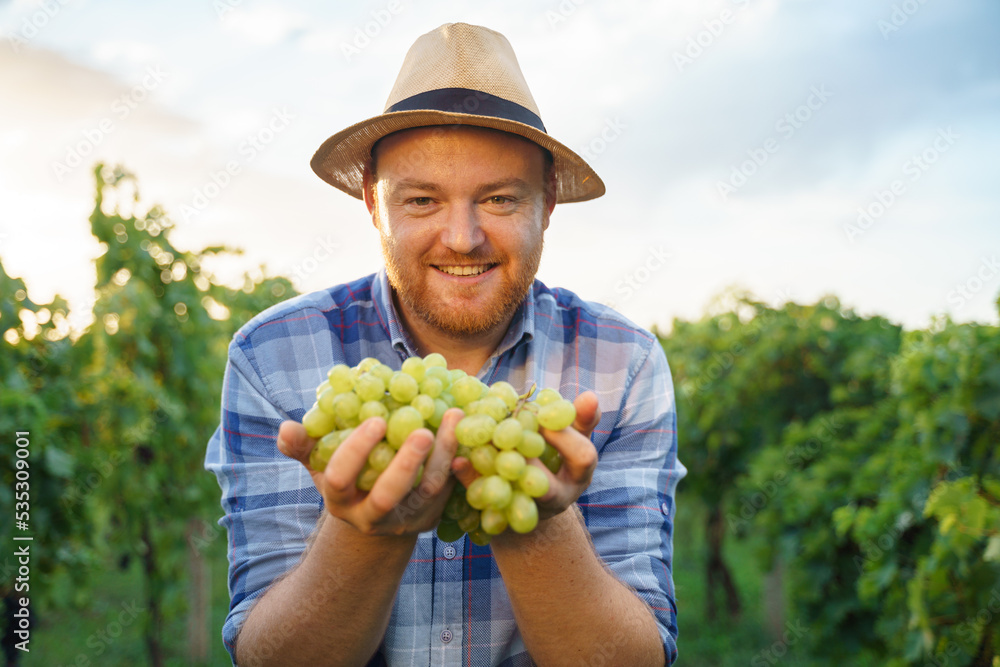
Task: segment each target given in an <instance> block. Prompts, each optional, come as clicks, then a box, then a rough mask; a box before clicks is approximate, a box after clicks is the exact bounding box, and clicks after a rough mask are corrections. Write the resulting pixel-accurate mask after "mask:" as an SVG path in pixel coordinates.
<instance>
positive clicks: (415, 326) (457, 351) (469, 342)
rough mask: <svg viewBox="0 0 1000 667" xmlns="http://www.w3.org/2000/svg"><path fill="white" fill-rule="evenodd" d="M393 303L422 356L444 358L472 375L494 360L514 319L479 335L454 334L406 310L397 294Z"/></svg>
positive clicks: (451, 366) (393, 294) (453, 366)
mask: <svg viewBox="0 0 1000 667" xmlns="http://www.w3.org/2000/svg"><path fill="white" fill-rule="evenodd" d="M392 300H393V302H394V304H395V306H396V312H397V313H398V314H399V316H400V318H401V319H402V320H403V326H404V327H405V329H406V331H407V333H408V334H410V338H411V339H412V340H413V343H414V344H415V345H416V348H417V352H418V353H419V354H420V355H421V356H427V355H428V354H430V353H431V352H437V353H438V354H442V355H444V358H445V359H447V360H448V368H449V369H454V368H460V369H462V370H463V371H465V372H466V373H468V374H469V375H473V376H474V375H478V374H479V371H480V370H481V369H482V368H483V364H485V363H486V361H487V360H488V359H489V358H490V355H492V354H493V351H494V350H496V349H497V346H498V345H500V341H502V340H503V337H504V334H506V333H507V328H508V327H509V326H510V323H511V320H513V315H512V316H511V317H510V318H508V319H507V320H506V321H505V322H502V323H501V324H499V325H497V326H496V327H494V328H492V329H490V330H488V331H485V332H482V333H477V334H461V335H459V334H451V333H448V332H447V331H442V330H441V329H438V328H437V327H433V326H431V325H430V324H428V323H427V322H425V321H424V320H422V319H421V318H419V317H417V316H415V315H414V314H413V313H411V312H409V310H408V309H407V308H406V307H405V306H403V305H402V304H401V303H400V302H399V299H398V298H397V296H396V291H395V290H393V291H392Z"/></svg>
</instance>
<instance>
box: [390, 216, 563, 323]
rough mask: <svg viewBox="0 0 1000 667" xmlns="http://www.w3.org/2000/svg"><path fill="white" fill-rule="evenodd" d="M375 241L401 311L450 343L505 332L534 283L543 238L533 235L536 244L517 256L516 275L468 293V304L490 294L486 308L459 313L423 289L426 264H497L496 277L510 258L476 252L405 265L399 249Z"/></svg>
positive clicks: (467, 308)
mask: <svg viewBox="0 0 1000 667" xmlns="http://www.w3.org/2000/svg"><path fill="white" fill-rule="evenodd" d="M380 236H381V241H382V256H383V258H384V259H385V268H386V275H387V276H388V278H389V284H390V285H391V286H392V288H393V290H394V291H395V292H396V295H397V297H398V298H399V300H400V302H401V303H402V305H404V306H405V307H406V308H407V309H408V311H409V312H410V313H412V314H413V315H414V316H416V317H418V318H420V319H421V320H422V321H423V322H425V323H426V324H428V325H430V326H432V327H434V328H435V329H438V330H439V331H441V332H443V333H445V334H447V335H449V336H452V337H456V338H460V337H466V336H476V335H480V334H484V333H487V332H490V331H493V330H495V329H496V328H498V327H500V326H504V327H506V326H507V325H508V324H509V323H510V320H511V318H512V317H513V316H514V313H515V312H516V311H517V309H518V307H519V306H520V305H521V302H522V301H524V298H525V296H527V294H528V292H529V290H530V289H531V286H532V284H533V283H534V280H535V274H536V273H537V271H538V266H539V264H540V263H541V259H542V246H543V245H544V239H543V235H541V234H539V235H538V238H537V242H535V243H532V245H531V246H530V247H528V248H525V249H524V251H523V253H522V254H521V256H520V258H519V259H520V260H521V269H520V270H519V271H516V272H515V273H512V274H508V273H506V272H504V273H502V274H501V284H500V285H499V287H498V288H495V287H491V286H483V285H476V286H473V287H470V288H469V290H468V295H469V297H470V299H474V298H475V297H476V296H478V293H479V292H481V291H484V290H489V289H492V290H493V291H494V294H493V297H492V299H491V300H490V301H489V302H488V303H486V304H485V305H482V306H475V307H473V306H471V305H470V306H465V304H463V306H462V307H457V308H456V307H454V306H452V305H449V304H446V303H444V302H443V301H442V300H441V298H440V297H439V295H437V294H435V293H434V292H433V290H432V289H431V288H430V287H429V286H428V285H427V281H426V279H425V278H426V272H427V270H428V268H429V267H430V265H431V264H435V265H437V266H447V265H449V264H467V263H469V262H470V261H471V262H474V263H483V264H497V265H498V266H497V267H495V268H494V270H497V271H502V270H504V269H506V268H508V267H509V266H510V258H509V257H507V256H503V255H501V256H497V254H496V253H490V252H487V251H483V252H479V251H478V250H477V251H474V252H472V253H469V254H467V255H452V256H451V257H445V258H435V261H434V262H424V261H423V260H421V259H419V258H411V259H410V260H409V263H407V260H406V251H405V249H403V248H400V247H399V246H398V244H397V243H395V242H394V240H393V239H392V238H390V237H387V236H386V235H385V234H381V235H380ZM431 270H436V269H431ZM407 276H409V277H407Z"/></svg>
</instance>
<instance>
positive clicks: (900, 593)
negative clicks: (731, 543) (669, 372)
mask: <svg viewBox="0 0 1000 667" xmlns="http://www.w3.org/2000/svg"><path fill="white" fill-rule="evenodd" d="M664 347H665V348H666V349H667V352H668V356H669V358H670V360H671V364H672V367H673V368H674V369H675V371H676V376H677V386H678V388H679V392H678V411H679V413H680V414H679V421H680V424H679V428H678V431H679V433H681V434H685V433H686V434H687V437H686V438H685V439H684V440H683V445H682V446H683V452H684V454H683V456H682V460H684V462H685V464H686V465H688V467H689V468H690V469H691V473H692V482H693V483H692V485H691V486H690V487H688V488H689V490H691V491H694V492H695V493H696V494H697V495H698V496H699V497H700V498H702V499H703V500H704V501H705V502H706V503H708V504H709V506H710V507H711V506H712V504H714V503H723V504H725V505H726V506H727V507H728V512H727V524H728V526H729V528H730V529H731V530H732V531H734V532H735V533H736V534H737V535H753V536H754V537H755V538H762V539H761V540H760V542H757V556H758V566H759V567H760V569H761V571H768V570H770V569H771V567H772V566H773V564H774V563H775V562H778V561H780V562H781V563H783V569H784V571H785V577H786V580H785V589H786V591H787V594H788V597H789V601H790V614H789V617H791V618H798V619H802V621H803V623H805V624H806V625H807V626H808V627H809V631H808V633H807V640H806V643H807V644H808V645H809V646H811V648H812V650H813V651H814V653H815V655H816V657H817V659H818V660H825V661H827V662H828V664H843V663H844V662H850V660H852V659H853V657H854V656H856V655H858V654H859V653H862V652H863V653H865V654H867V655H873V656H876V657H878V659H880V660H881V661H882V662H883V663H884V664H887V665H898V666H903V665H923V664H926V663H927V661H931V660H937V661H939V662H940V663H941V664H944V661H946V660H948V661H950V662H948V663H947V664H958V665H980V664H990V662H991V661H992V660H993V658H994V657H995V656H996V655H997V654H998V652H1000V494H998V493H997V492H998V491H1000V455H998V451H1000V448H998V445H1000V334H998V330H997V328H996V327H989V326H981V325H956V324H952V323H950V322H938V323H937V324H936V325H935V326H934V327H932V329H931V330H930V331H921V332H910V333H906V334H901V332H900V330H899V329H898V328H897V327H895V326H892V325H889V324H888V323H887V322H886V321H885V320H883V319H881V318H870V319H864V318H858V317H856V316H855V315H853V314H852V313H850V312H842V311H841V310H840V309H839V304H836V303H835V301H833V300H825V301H824V302H822V303H820V304H817V305H815V306H799V305H796V304H787V305H786V306H784V307H783V308H781V309H780V310H773V309H768V308H765V307H763V306H761V305H760V304H757V303H754V302H753V301H751V300H748V299H746V298H743V299H740V300H738V301H737V304H736V306H735V307H734V308H733V309H732V310H731V311H730V312H726V313H722V314H718V315H714V316H712V317H709V318H706V319H705V320H703V321H701V322H697V323H681V322H678V323H675V326H674V331H673V334H672V336H671V338H670V339H669V340H667V341H665V342H664ZM685 410H686V411H687V412H688V414H687V415H686V416H685V414H684V412H685ZM733 489H735V493H734V492H733ZM706 594H707V595H710V594H711V591H707V592H706ZM931 664H933V663H931Z"/></svg>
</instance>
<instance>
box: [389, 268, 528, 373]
mask: <svg viewBox="0 0 1000 667" xmlns="http://www.w3.org/2000/svg"><path fill="white" fill-rule="evenodd" d="M540 285H541V283H539V282H538V281H537V280H535V283H534V285H532V288H531V289H530V290H529V291H528V295H527V296H526V297H525V299H524V301H522V302H521V305H520V306H518V308H517V310H516V311H515V312H514V318H513V319H512V320H511V322H510V326H509V327H507V333H506V334H505V335H504V337H503V339H502V340H501V341H500V344H499V345H498V346H497V349H496V350H494V352H493V354H492V355H490V359H491V360H492V359H494V358H496V357H499V356H500V355H502V354H503V353H505V352H507V351H508V350H510V349H511V348H513V347H515V346H517V345H518V344H519V343H521V342H522V341H524V342H528V341H530V340H531V339H532V338H533V337H534V334H533V332H534V330H535V298H534V296H535V291H536V290H537V289H538V288H539V286H540ZM372 301H373V302H374V304H375V309H376V311H378V314H379V317H380V318H381V320H382V324H383V326H384V327H385V328H386V333H387V334H388V335H389V339H390V341H391V343H392V347H393V349H395V350H396V351H397V352H399V353H400V354H403V355H405V356H407V357H414V356H417V354H418V353H417V347H416V345H415V344H414V342H413V340H412V339H411V338H410V335H409V334H408V333H407V332H406V329H405V328H404V327H403V320H402V318H401V317H399V313H397V312H396V304H395V303H394V302H393V299H392V287H391V286H390V285H389V277H388V275H386V272H385V267H382V268H381V269H379V271H378V273H377V274H375V281H374V283H373V285H372Z"/></svg>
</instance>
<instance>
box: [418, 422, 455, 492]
mask: <svg viewBox="0 0 1000 667" xmlns="http://www.w3.org/2000/svg"><path fill="white" fill-rule="evenodd" d="M462 416H463V413H462V411H461V410H458V409H456V408H452V409H450V410H448V411H446V412H445V413H444V416H443V417H442V419H441V424H440V426H438V430H437V438H436V442H435V443H434V449H433V450H431V455H430V457H429V458H428V459H427V463H426V464H425V465H424V476H423V479H422V480H421V482H420V489H419V491H420V492H421V495H432V496H433V495H437V494H438V493H439V492H440V491H441V489H443V488H444V486H445V485H446V484H447V483H448V481H449V479H451V460H452V459H453V458H455V450H456V449H458V440H456V439H455V424H457V423H458V421H459V420H460V419H461V418H462Z"/></svg>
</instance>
